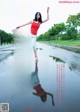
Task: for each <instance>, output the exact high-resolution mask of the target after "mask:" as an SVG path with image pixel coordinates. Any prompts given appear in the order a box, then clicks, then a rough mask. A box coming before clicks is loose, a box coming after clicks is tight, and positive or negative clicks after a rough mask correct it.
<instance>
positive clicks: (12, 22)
mask: <svg viewBox="0 0 80 112" xmlns="http://www.w3.org/2000/svg"><path fill="white" fill-rule="evenodd" d="M60 1H62V0H60ZM68 1H69V0H68ZM75 1H79V2H80V0H75ZM48 6H49V7H50V20H49V21H48V22H46V23H44V24H43V25H41V27H40V29H39V31H38V34H41V33H44V32H45V31H47V30H48V29H49V28H51V26H53V24H56V23H60V22H65V21H66V19H67V17H68V16H69V15H71V14H77V13H79V12H80V3H71V4H69V3H59V0H1V1H0V29H2V30H5V31H6V32H11V31H12V29H14V28H15V27H17V26H19V25H22V24H25V23H27V22H28V21H30V20H32V19H33V18H34V15H35V13H36V12H37V11H39V12H41V14H42V18H43V20H44V19H46V15H47V14H46V9H47V7H48ZM21 30H24V31H25V32H29V31H30V26H26V27H24V28H21Z"/></svg>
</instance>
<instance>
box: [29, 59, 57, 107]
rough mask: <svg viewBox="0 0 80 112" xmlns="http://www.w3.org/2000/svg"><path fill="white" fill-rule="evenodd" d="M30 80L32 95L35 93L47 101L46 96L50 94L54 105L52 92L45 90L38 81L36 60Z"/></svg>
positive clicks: (43, 100)
mask: <svg viewBox="0 0 80 112" xmlns="http://www.w3.org/2000/svg"><path fill="white" fill-rule="evenodd" d="M31 81H32V85H33V90H34V91H33V92H32V93H33V95H36V96H38V97H39V98H40V100H41V101H42V102H46V101H47V97H48V96H50V97H51V100H52V105H53V106H54V105H55V104H54V96H53V94H51V93H49V92H47V91H45V90H44V89H43V87H42V85H41V83H40V80H39V76H38V62H37V61H35V71H33V72H32V73H31Z"/></svg>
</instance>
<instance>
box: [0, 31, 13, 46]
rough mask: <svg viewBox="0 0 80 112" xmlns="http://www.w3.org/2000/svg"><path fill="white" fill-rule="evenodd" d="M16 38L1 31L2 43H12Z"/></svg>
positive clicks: (0, 38) (0, 39)
mask: <svg viewBox="0 0 80 112" xmlns="http://www.w3.org/2000/svg"><path fill="white" fill-rule="evenodd" d="M14 38H15V36H14V35H13V34H11V33H6V32H5V31H3V30H0V41H1V44H3V43H7V44H8V43H12V42H13V41H14Z"/></svg>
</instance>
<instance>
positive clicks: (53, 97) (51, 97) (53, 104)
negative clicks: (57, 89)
mask: <svg viewBox="0 0 80 112" xmlns="http://www.w3.org/2000/svg"><path fill="white" fill-rule="evenodd" d="M47 95H50V96H51V98H52V105H53V106H54V105H55V104H54V96H53V94H51V93H47Z"/></svg>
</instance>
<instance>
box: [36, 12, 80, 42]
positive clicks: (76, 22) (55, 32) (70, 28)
mask: <svg viewBox="0 0 80 112" xmlns="http://www.w3.org/2000/svg"><path fill="white" fill-rule="evenodd" d="M66 23H67V24H66V25H65V23H58V24H54V26H52V27H51V29H49V30H48V31H47V32H45V33H44V34H41V35H40V36H39V37H38V39H37V40H41V41H45V40H70V39H74V40H76V39H80V34H78V27H79V26H80V13H78V14H76V15H70V16H69V17H68V19H67V22H66Z"/></svg>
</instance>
